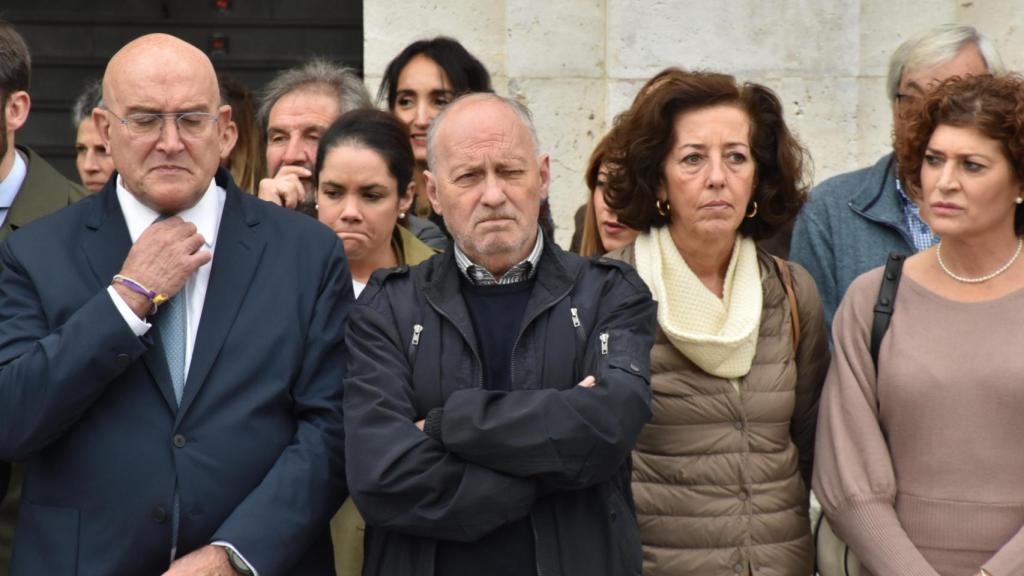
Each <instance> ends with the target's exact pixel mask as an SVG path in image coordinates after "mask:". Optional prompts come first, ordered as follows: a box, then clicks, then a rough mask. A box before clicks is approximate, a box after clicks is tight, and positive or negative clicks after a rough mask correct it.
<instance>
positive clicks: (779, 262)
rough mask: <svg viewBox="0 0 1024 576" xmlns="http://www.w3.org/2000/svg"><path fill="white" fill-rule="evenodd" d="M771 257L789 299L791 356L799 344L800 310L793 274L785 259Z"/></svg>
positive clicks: (794, 354) (794, 353)
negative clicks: (791, 333)
mask: <svg viewBox="0 0 1024 576" xmlns="http://www.w3.org/2000/svg"><path fill="white" fill-rule="evenodd" d="M771 257H772V262H775V269H776V270H778V271H779V277H780V278H782V286H783V287H784V288H785V289H786V299H787V300H789V316H790V319H791V320H792V324H793V356H796V350H797V347H798V346H800V310H799V309H798V308H797V307H796V292H794V291H793V275H792V274H790V271H789V265H788V264H786V261H785V260H783V259H782V258H779V257H778V256H775V255H774V254H772V255H771Z"/></svg>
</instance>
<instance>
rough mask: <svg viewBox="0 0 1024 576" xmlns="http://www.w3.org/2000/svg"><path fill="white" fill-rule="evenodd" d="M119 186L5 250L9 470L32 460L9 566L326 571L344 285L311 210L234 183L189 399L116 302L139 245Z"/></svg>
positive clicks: (347, 299)
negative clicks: (225, 558) (194, 553)
mask: <svg viewBox="0 0 1024 576" xmlns="http://www.w3.org/2000/svg"><path fill="white" fill-rule="evenodd" d="M114 181H115V179H113V178H112V179H111V181H110V183H109V184H108V185H107V187H106V188H105V189H104V190H103V191H101V192H99V193H98V194H96V195H95V196H92V197H90V198H87V199H86V200H83V201H82V202H79V203H78V204H75V205H73V206H71V207H69V208H67V209H64V210H62V211H60V212H57V213H56V214H54V215H51V216H49V217H46V218H43V219H41V220H39V221H37V222H35V223H33V224H31V225H29V226H26V227H24V228H22V229H21V230H19V231H18V232H17V233H15V234H13V235H12V236H11V237H9V238H8V240H7V242H6V243H5V244H4V245H3V246H2V247H0V264H2V266H3V271H2V272H0V460H25V461H27V462H28V473H27V476H26V480H25V487H24V493H23V499H22V503H21V508H20V511H19V516H18V526H17V533H16V536H15V548H14V559H13V565H12V573H13V574H14V575H16V576H17V575H37V574H78V575H79V576H83V575H93V574H96V575H99V574H159V573H160V572H161V571H163V570H164V569H166V568H167V566H168V564H169V559H170V548H171V510H172V502H173V496H174V493H175V485H177V493H178V495H179V498H180V522H181V526H180V530H179V537H178V555H179V556H181V555H184V554H186V553H188V552H189V551H191V550H194V549H196V548H199V547H201V546H203V545H205V544H208V543H210V542H213V541H217V540H224V541H227V542H230V543H231V544H233V545H234V546H236V547H237V548H238V549H239V551H240V552H241V553H242V554H243V555H244V556H245V557H246V558H247V559H248V560H249V561H250V563H252V564H253V565H254V566H255V568H256V569H257V570H258V571H259V573H260V574H261V576H273V575H277V574H302V575H306V574H310V575H319V574H333V573H334V572H333V563H332V559H331V547H330V537H329V533H328V521H329V519H330V517H331V515H332V514H333V513H334V512H335V511H336V510H337V509H338V507H339V506H340V505H341V503H342V501H343V500H344V497H345V496H346V494H347V488H346V485H345V473H344V453H343V449H344V448H343V447H344V432H343V422H342V414H341V397H342V377H343V372H344V367H343V366H344V350H343V347H344V337H343V334H344V324H345V320H346V317H347V314H348V311H349V308H350V306H351V303H352V283H351V279H350V275H349V270H348V265H347V263H346V260H345V256H344V250H343V247H342V244H341V242H340V241H339V240H338V238H337V237H336V236H335V235H334V234H333V232H331V231H330V230H329V229H328V228H327V227H325V226H322V225H321V224H319V223H318V222H316V221H315V220H313V219H310V218H309V217H308V216H304V215H301V214H297V213H294V212H291V211H288V210H284V209H281V208H279V207H277V206H273V205H271V204H269V203H266V202H263V201H261V200H258V199H256V198H253V197H252V196H248V195H245V194H244V193H242V192H241V191H240V190H239V189H238V188H237V187H236V186H235V185H234V183H233V182H232V181H231V178H230V176H229V175H228V174H227V172H226V171H224V170H220V171H219V172H218V174H217V182H218V184H219V185H221V186H223V187H224V188H226V189H227V198H226V201H225V205H224V213H223V217H222V220H221V224H220V228H219V231H218V236H217V245H216V250H215V253H214V259H213V264H212V266H213V268H212V270H211V276H210V283H209V288H208V290H207V294H206V302H205V304H204V308H203V313H202V318H201V320H200V324H199V331H198V335H197V337H196V343H195V348H194V350H195V351H194V353H193V357H192V363H191V367H190V369H189V374H188V378H187V381H186V385H185V392H184V396H183V398H182V401H181V406H180V408H179V407H178V406H177V404H176V402H175V399H174V393H173V390H172V387H171V382H170V376H169V373H168V370H167V365H166V362H165V361H164V354H163V351H162V349H161V346H160V344H159V338H156V337H155V331H154V330H150V332H149V333H148V334H147V335H146V336H143V337H142V338H138V337H136V336H135V335H134V334H133V333H132V331H131V330H130V329H129V327H128V325H127V324H126V323H125V321H124V319H123V318H122V317H121V315H120V314H119V313H118V311H117V308H116V307H115V306H114V304H113V302H112V301H111V298H110V296H109V295H108V294H107V291H106V287H107V286H108V285H109V284H110V281H111V277H112V276H113V275H114V274H116V273H117V272H118V271H119V269H120V268H121V264H122V263H123V261H124V258H125V256H126V255H127V253H128V250H129V249H130V248H131V240H130V237H129V235H128V229H127V226H126V225H125V221H124V217H123V215H122V212H121V209H120V206H119V204H118V201H117V196H116V192H115V190H114V184H113V183H114Z"/></svg>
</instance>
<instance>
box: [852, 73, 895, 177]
mask: <svg viewBox="0 0 1024 576" xmlns="http://www.w3.org/2000/svg"><path fill="white" fill-rule="evenodd" d="M857 94H858V101H859V106H858V111H859V112H858V114H857V141H856V144H857V148H856V152H857V155H856V165H857V166H869V165H871V164H874V163H875V162H876V161H877V160H878V159H879V158H881V157H882V156H883V155H885V154H888V153H889V152H892V106H891V105H890V104H889V98H888V96H886V93H885V78H880V77H863V78H858V79H857Z"/></svg>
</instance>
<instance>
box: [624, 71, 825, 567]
mask: <svg viewBox="0 0 1024 576" xmlns="http://www.w3.org/2000/svg"><path fill="white" fill-rule="evenodd" d="M612 140H613V141H612V142H611V144H610V146H609V156H608V158H609V161H610V162H611V163H612V165H613V166H614V167H615V169H614V170H611V171H610V176H609V179H610V181H609V186H608V187H607V190H608V192H606V193H605V196H606V200H607V202H608V204H609V206H611V207H612V209H614V210H615V211H616V212H617V213H618V215H619V220H620V221H622V222H623V223H624V224H625V225H627V226H630V227H632V228H635V229H637V230H641V231H643V232H642V233H641V234H640V236H639V237H638V238H637V239H636V241H635V242H634V243H633V244H632V245H630V246H627V247H626V248H624V249H622V250H619V251H617V252H614V253H613V254H612V257H618V258H621V259H623V260H625V261H627V262H630V263H632V264H634V265H635V266H636V268H637V271H638V272H639V274H640V277H641V278H643V279H644V281H645V282H646V283H647V285H648V286H649V287H650V289H651V292H652V294H653V295H654V298H655V299H656V300H657V301H658V325H659V330H658V337H657V340H656V342H655V345H654V348H653V349H652V351H651V388H652V393H653V403H652V407H653V410H654V416H653V418H652V420H651V422H650V423H649V424H648V425H647V427H646V428H645V430H644V431H643V433H642V434H641V436H640V439H639V441H638V443H637V446H636V449H635V451H634V455H633V466H634V471H633V491H634V496H635V500H636V508H637V519H638V522H639V525H640V535H641V539H642V541H643V546H644V573H645V574H647V575H650V576H662V575H684V574H685V575H688V576H689V575H697V576H699V575H704V574H707V575H712V574H714V575H720V574H726V573H728V574H742V575H751V574H756V575H758V576H775V575H779V576H781V575H786V576H793V575H807V574H811V572H812V571H813V551H812V548H813V547H812V542H811V534H810V523H809V521H808V516H807V514H808V493H807V489H808V487H809V484H810V475H811V463H812V457H813V454H814V432H815V423H816V415H817V405H818V397H819V394H820V390H821V385H822V382H823V380H824V378H825V372H826V370H827V368H828V361H829V352H828V345H827V339H826V335H825V325H824V320H823V315H822V308H821V303H820V300H819V298H818V293H817V289H816V288H815V286H814V282H813V281H812V280H811V278H810V276H809V275H808V274H807V272H806V271H805V270H803V269H802V268H800V267H799V266H797V265H795V264H791V263H787V262H785V261H782V260H776V259H774V258H773V257H771V256H769V255H768V254H766V253H765V252H763V251H762V250H760V249H759V248H758V246H757V243H756V240H758V239H762V238H767V237H769V236H771V235H772V234H773V233H775V232H776V231H778V230H779V229H781V228H783V227H785V226H786V224H788V223H789V222H791V221H792V219H793V218H794V217H795V216H796V214H797V212H798V211H799V210H800V207H801V206H802V204H803V201H804V197H805V191H806V187H805V186H804V184H803V181H802V166H803V160H804V157H805V152H804V151H803V149H802V148H801V147H800V145H799V144H798V143H797V141H796V140H795V138H794V137H793V136H792V135H791V134H790V132H789V130H788V128H787V127H786V124H785V122H784V121H783V118H782V105H781V103H780V102H779V99H778V98H777V97H776V96H775V94H773V93H772V92H771V91H770V90H768V89H767V88H765V87H763V86H760V85H757V84H745V85H743V86H738V85H737V84H736V81H735V80H734V79H733V78H732V77H731V76H726V75H723V74H715V73H698V72H685V71H682V70H678V69H668V70H666V71H664V72H662V73H660V74H659V75H658V76H655V77H654V78H653V79H651V80H650V81H649V82H648V83H647V85H645V86H644V87H643V88H642V89H641V91H640V93H639V95H638V96H637V98H636V100H635V101H634V103H633V106H632V107H631V108H630V110H629V111H627V112H626V113H625V114H623V115H622V116H621V117H620V118H619V120H618V121H617V124H616V126H615V129H614V131H613V135H612ZM794 307H795V308H794ZM794 322H795V323H796V325H795V326H794Z"/></svg>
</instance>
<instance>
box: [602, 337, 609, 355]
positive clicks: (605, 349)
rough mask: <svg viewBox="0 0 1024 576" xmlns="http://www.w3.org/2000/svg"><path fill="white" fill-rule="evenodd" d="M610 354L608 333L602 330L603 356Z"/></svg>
mask: <svg viewBox="0 0 1024 576" xmlns="http://www.w3.org/2000/svg"><path fill="white" fill-rule="evenodd" d="M607 355H608V333H607V332H601V356H607Z"/></svg>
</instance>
